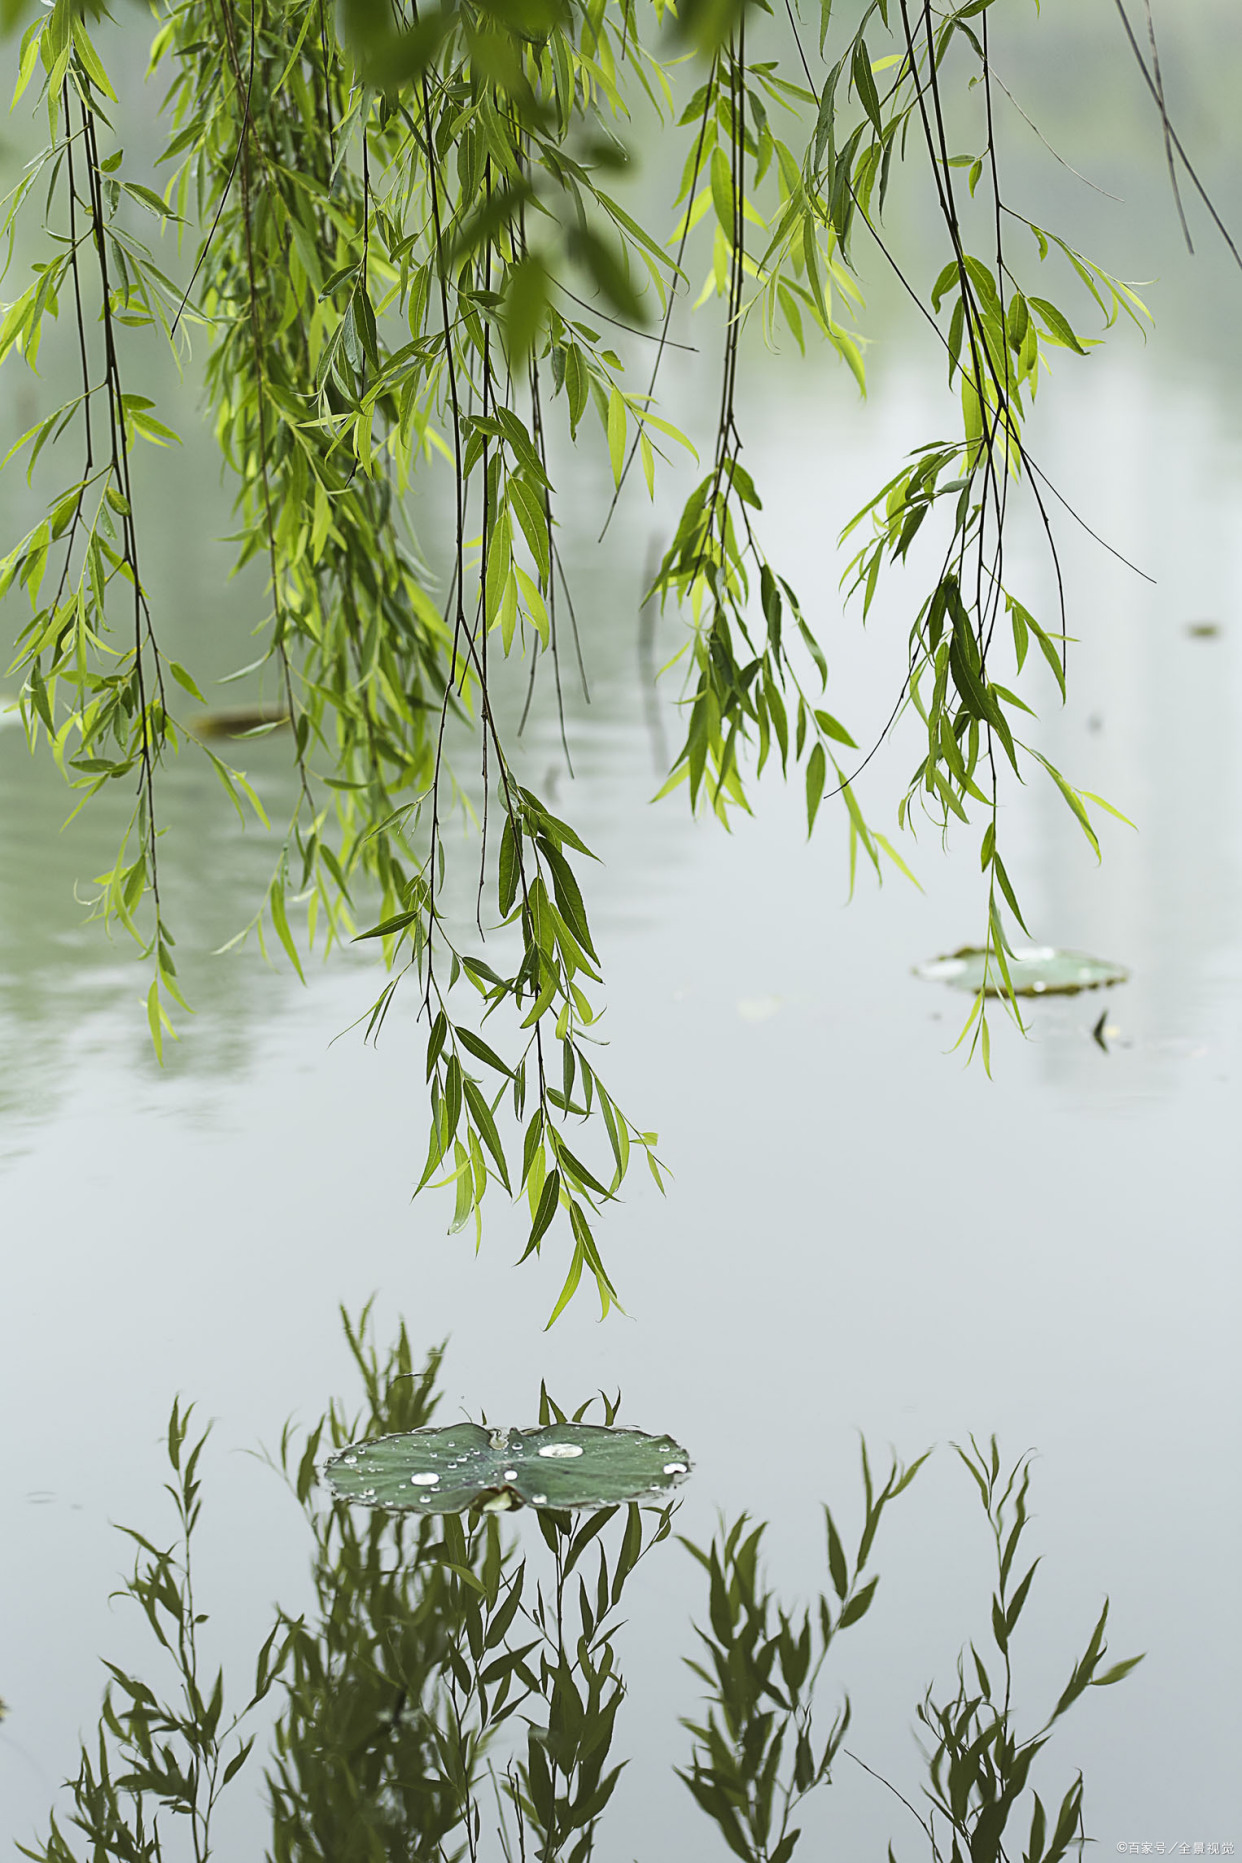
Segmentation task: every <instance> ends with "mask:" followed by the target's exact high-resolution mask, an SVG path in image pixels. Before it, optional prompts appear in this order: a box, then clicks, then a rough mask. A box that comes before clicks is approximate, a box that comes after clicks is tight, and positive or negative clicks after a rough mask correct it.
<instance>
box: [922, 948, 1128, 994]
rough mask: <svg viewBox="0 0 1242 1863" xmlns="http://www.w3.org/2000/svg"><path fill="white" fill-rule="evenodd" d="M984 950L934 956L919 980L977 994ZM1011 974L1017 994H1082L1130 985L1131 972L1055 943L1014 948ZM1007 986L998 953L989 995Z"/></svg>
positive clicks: (990, 971)
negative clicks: (1056, 947) (1114, 986)
mask: <svg viewBox="0 0 1242 1863" xmlns="http://www.w3.org/2000/svg"><path fill="white" fill-rule="evenodd" d="M984 958H985V953H984V951H983V950H982V949H981V948H980V947H979V946H977V945H964V946H963V947H962V949H961V950H960V951H954V952H953V953H952V955H951V956H949V957H937V958H933V959H932V961H931V963H930V964H920V965H919V966H918V968H917V969H916V971H915V973H914V974H915V976H916V977H926V978H928V980H929V981H930V982H932V983H949V984H952V986H953V988H954V989H955V990H969V991H970V992H971V994H972V995H974V994H975V993H976V992H977V991H978V989H979V987H980V985H981V984H982V982H983V971H984ZM1009 975H1010V978H1011V980H1012V982H1013V988H1014V994H1015V995H1016V996H1077V994H1078V992H1079V991H1080V990H1099V989H1106V988H1107V987H1108V986H1109V985H1111V984H1114V983H1125V982H1126V981H1127V980H1128V978H1129V975H1130V973H1129V971H1128V970H1125V969H1124V968H1123V967H1122V966H1121V965H1120V964H1110V963H1108V962H1107V960H1106V959H1104V958H1100V957H1089V956H1088V955H1087V953H1086V952H1085V951H1057V950H1054V949H1053V947H1052V946H1051V945H1047V944H1043V945H1031V946H1029V947H1028V948H1027V949H1025V950H1021V949H1020V950H1015V952H1014V953H1013V956H1012V957H1011V958H1010V959H1009ZM1004 991H1005V986H1004V982H1003V980H1002V978H1001V974H1000V969H999V966H998V965H997V962H996V958H995V956H994V955H993V957H992V961H991V963H990V965H989V966H988V988H987V993H988V995H989V996H1003V995H1004Z"/></svg>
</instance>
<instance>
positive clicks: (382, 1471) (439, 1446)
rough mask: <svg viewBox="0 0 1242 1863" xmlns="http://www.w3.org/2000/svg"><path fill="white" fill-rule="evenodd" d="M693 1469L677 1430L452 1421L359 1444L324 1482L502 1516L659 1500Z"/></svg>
mask: <svg viewBox="0 0 1242 1863" xmlns="http://www.w3.org/2000/svg"><path fill="white" fill-rule="evenodd" d="M689 1471H690V1458H689V1456H688V1455H687V1454H686V1452H685V1450H684V1449H683V1448H682V1447H681V1445H680V1444H679V1443H675V1442H674V1441H673V1439H672V1437H671V1436H648V1435H646V1434H644V1432H643V1431H642V1430H627V1429H618V1428H615V1427H611V1426H608V1425H605V1424H601V1423H553V1424H550V1425H548V1427H547V1428H545V1429H538V1430H489V1429H487V1428H485V1427H484V1426H483V1425H482V1424H480V1423H452V1424H450V1425H449V1426H448V1428H447V1429H426V1430H407V1431H405V1432H404V1433H403V1434H401V1435H399V1436H379V1437H376V1438H375V1439H374V1441H372V1442H361V1443H351V1444H350V1446H349V1448H347V1449H342V1450H340V1451H338V1453H337V1454H336V1455H334V1456H331V1457H330V1458H329V1460H328V1461H327V1462H326V1463H325V1464H324V1467H323V1479H324V1482H325V1483H326V1485H327V1486H328V1487H329V1488H330V1489H331V1490H332V1492H333V1494H335V1495H336V1496H338V1498H339V1499H341V1500H343V1501H361V1502H363V1503H364V1504H365V1505H366V1506H369V1507H383V1508H387V1509H389V1510H393V1509H398V1510H401V1511H405V1512H409V1513H428V1514H460V1513H464V1512H465V1510H466V1509H467V1508H468V1507H473V1506H474V1505H475V1504H476V1503H481V1504H482V1506H483V1507H484V1508H485V1509H490V1510H493V1511H495V1512H502V1511H503V1510H504V1509H506V1508H511V1507H521V1506H523V1505H525V1506H527V1507H558V1508H572V1507H613V1506H617V1505H619V1504H620V1503H622V1502H624V1501H653V1500H659V1499H661V1498H662V1497H663V1496H664V1495H666V1494H668V1493H669V1492H670V1491H671V1490H672V1489H673V1488H675V1487H676V1486H677V1485H678V1483H679V1482H681V1481H683V1480H684V1479H685V1477H686V1475H687V1474H688V1473H689Z"/></svg>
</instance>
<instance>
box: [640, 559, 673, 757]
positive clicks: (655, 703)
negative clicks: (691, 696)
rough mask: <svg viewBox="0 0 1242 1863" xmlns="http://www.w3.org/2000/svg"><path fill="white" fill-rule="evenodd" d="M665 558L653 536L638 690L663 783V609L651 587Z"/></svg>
mask: <svg viewBox="0 0 1242 1863" xmlns="http://www.w3.org/2000/svg"><path fill="white" fill-rule="evenodd" d="M662 555H663V551H662V550H661V548H660V541H659V538H658V537H653V538H652V539H651V541H650V543H649V544H648V546H647V561H646V564H645V566H644V568H643V599H642V601H641V602H640V603H639V607H638V689H639V691H640V692H641V693H642V699H643V722H644V724H645V725H646V727H647V736H648V738H649V739H650V740H651V761H652V765H653V766H654V769H655V773H656V775H657V776H658V777H659V778H660V780H661V782H663V780H664V778H665V777H666V776H667V775H668V765H669V749H668V738H667V736H666V734H665V730H664V713H663V711H662V710H661V708H660V695H659V691H658V689H657V687H656V670H657V669H656V652H655V635H656V622H657V621H658V619H659V615H660V609H659V605H658V603H657V602H655V601H654V600H653V599H652V594H651V585H652V583H653V582H654V581H655V579H656V571H657V570H658V569H659V567H660V558H661V556H662Z"/></svg>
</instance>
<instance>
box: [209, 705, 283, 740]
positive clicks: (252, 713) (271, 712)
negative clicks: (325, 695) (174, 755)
mask: <svg viewBox="0 0 1242 1863" xmlns="http://www.w3.org/2000/svg"><path fill="white" fill-rule="evenodd" d="M288 723H289V708H288V706H286V705H231V706H227V707H225V708H224V709H222V710H220V711H215V712H200V713H199V714H198V716H197V718H191V720H190V729H191V731H193V733H194V735H195V737H249V736H250V735H251V733H252V732H257V731H262V732H265V733H267V732H271V731H279V730H280V729H281V727H282V726H284V725H287V724H288Z"/></svg>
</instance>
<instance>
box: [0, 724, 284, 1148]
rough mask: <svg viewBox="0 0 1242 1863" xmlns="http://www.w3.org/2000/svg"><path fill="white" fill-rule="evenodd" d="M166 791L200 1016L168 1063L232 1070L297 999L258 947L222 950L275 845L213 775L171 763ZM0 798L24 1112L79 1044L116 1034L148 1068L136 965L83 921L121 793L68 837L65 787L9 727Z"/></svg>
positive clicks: (12, 1051) (9, 1059)
mask: <svg viewBox="0 0 1242 1863" xmlns="http://www.w3.org/2000/svg"><path fill="white" fill-rule="evenodd" d="M247 762H248V764H249V767H250V768H251V770H252V771H255V769H256V765H258V764H261V763H266V764H269V765H270V763H271V753H270V751H269V750H268V749H267V747H266V746H265V747H264V749H263V753H262V754H261V755H258V756H256V755H254V754H253V753H252V754H251V755H249V756H248V758H247ZM267 775H268V779H269V783H270V786H271V787H272V788H273V789H275V790H276V792H277V793H280V791H281V789H282V788H284V787H286V785H285V784H284V782H283V773H282V772H281V771H279V770H271V769H269V771H268V772H267ZM208 783H210V784H211V787H210V789H209V788H208V787H207V785H208ZM164 794H165V815H164V819H165V822H166V823H167V825H168V826H169V827H170V829H171V833H170V835H169V837H168V840H167V852H166V856H165V883H166V889H167V892H168V895H169V897H170V898H171V899H174V900H175V901H177V904H178V909H179V911H180V914H181V915H182V922H183V924H184V926H185V927H186V928H187V929H188V928H190V927H192V928H193V937H192V938H190V937H188V936H187V939H186V949H185V951H184V952H183V951H182V950H181V949H180V948H179V950H178V961H179V962H180V963H181V965H182V968H183V970H184V972H185V974H186V975H187V976H188V977H189V979H190V980H191V987H192V990H193V994H194V1000H195V1004H196V1007H197V1009H198V1011H199V1015H198V1018H197V1022H196V1025H195V1035H194V1039H193V1040H192V1041H184V1042H181V1043H179V1044H178V1045H177V1047H176V1048H175V1050H174V1051H172V1053H171V1054H170V1055H169V1056H168V1057H166V1058H167V1059H169V1061H170V1063H171V1064H172V1066H173V1067H174V1068H175V1070H176V1072H178V1073H192V1074H195V1075H206V1076H211V1075H213V1074H222V1073H227V1074H230V1075H232V1074H235V1072H236V1070H237V1069H238V1067H239V1066H241V1065H243V1064H244V1063H245V1062H246V1061H247V1059H248V1058H249V1055H250V1052H251V1049H252V1045H253V1043H254V1040H255V1037H256V1033H257V1031H258V1030H259V1029H260V1028H261V1027H269V1028H270V1026H271V1024H272V1020H273V1019H274V1018H276V1017H278V1016H279V1015H280V1014H281V1013H282V1012H283V1011H284V1010H286V1009H288V1008H289V1007H291V1006H292V999H291V997H290V993H289V990H288V988H287V987H286V985H285V982H284V980H283V979H282V978H278V977H276V976H275V975H274V973H273V970H272V967H271V966H270V964H265V963H264V962H263V959H262V957H261V954H260V953H259V951H258V949H257V947H254V948H252V950H251V951H249V952H241V953H232V954H229V955H228V956H227V957H219V956H216V955H214V953H216V952H218V951H219V948H220V947H221V946H223V945H224V944H226V943H227V942H228V940H229V939H230V938H231V937H232V936H233V934H234V933H235V931H236V929H237V919H236V908H237V905H238V902H239V900H240V899H241V898H242V897H244V894H245V891H246V888H247V886H248V885H254V884H255V883H257V882H259V881H260V880H261V879H262V877H263V875H264V873H265V872H266V870H267V868H268V865H269V862H270V857H271V855H270V847H268V846H265V845H264V841H265V837H264V836H263V835H261V834H254V833H251V834H244V833H243V832H242V831H241V828H240V826H239V824H238V822H237V818H236V816H235V815H234V814H233V811H232V810H231V809H230V808H229V807H228V804H227V803H226V802H225V801H224V798H223V797H222V796H220V794H219V789H218V786H217V785H216V784H215V783H214V782H212V781H211V779H210V778H209V777H208V776H207V775H206V773H205V772H203V771H200V770H196V769H194V768H193V767H192V766H189V765H185V764H182V765H177V766H175V767H174V768H173V769H171V770H170V771H169V772H168V776H167V779H166V782H165V791H164ZM0 801H2V803H3V806H2V807H0V865H2V867H3V871H4V873H5V875H6V884H5V885H4V886H3V887H0V1015H2V1017H3V1023H2V1025H0V1040H3V1043H4V1047H5V1051H6V1064H5V1068H4V1077H3V1082H2V1084H0V1105H4V1104H6V1103H8V1102H9V1101H10V1096H11V1104H12V1105H13V1107H14V1108H15V1109H16V1110H18V1111H24V1112H29V1110H30V1107H31V1105H32V1104H38V1103H39V1101H40V1100H41V1099H42V1098H44V1097H45V1096H49V1095H54V1094H57V1093H60V1092H63V1091H64V1090H65V1089H66V1088H67V1087H68V1086H69V1085H71V1084H72V1082H73V1080H74V1079H75V1066H74V1064H73V1057H74V1056H75V1055H76V1054H77V1053H79V1052H80V1048H81V1046H82V1045H83V1044H85V1045H88V1046H89V1045H90V1044H91V1043H92V1042H93V1041H94V1040H96V1039H101V1040H103V1039H106V1040H107V1042H108V1044H109V1046H110V1047H113V1048H115V1046H116V1044H117V1042H118V1040H119V1041H120V1042H121V1043H122V1045H124V1046H127V1047H128V1048H130V1049H131V1050H132V1051H133V1052H134V1055H135V1057H136V1058H137V1059H138V1061H139V1062H140V1063H141V1061H142V1059H143V1049H144V1047H145V1048H147V1051H148V1053H149V1045H148V1044H147V1043H146V1042H145V1041H144V1038H143V1035H142V1032H141V1031H140V1029H139V1028H138V1026H137V1025H136V1024H135V1023H134V1022H133V1020H132V1017H131V1015H130V1010H131V1008H132V1006H133V1004H134V1003H135V1002H136V1001H137V999H138V996H139V995H140V994H141V992H140V991H139V992H137V993H136V990H135V982H136V979H135V976H134V972H133V968H132V965H131V964H130V963H129V961H128V959H127V957H126V955H125V953H124V951H123V950H121V949H119V948H118V946H117V945H116V944H115V943H114V942H112V941H109V940H106V939H101V938H99V937H98V936H97V935H96V933H95V930H94V928H93V927H90V926H88V925H86V924H85V923H84V919H85V911H84V908H83V905H82V903H81V902H82V900H83V899H84V898H85V897H86V896H87V895H88V894H89V892H90V890H91V883H92V880H93V878H94V876H95V875H96V874H97V873H98V872H99V871H100V869H101V868H102V867H103V866H104V865H105V864H106V863H107V861H108V859H109V858H110V848H109V842H108V836H109V833H110V832H111V830H112V828H113V827H114V826H115V825H116V823H117V821H118V820H119V816H120V812H121V801H120V798H117V811H116V813H115V814H111V815H110V813H109V811H107V810H104V811H101V814H100V816H99V817H96V816H94V815H87V816H79V817H78V818H77V820H75V821H74V822H73V823H72V825H71V826H70V827H69V828H67V829H66V830H65V831H64V833H63V834H62V832H61V829H62V824H63V823H64V821H65V816H66V814H67V808H66V803H65V795H64V790H63V788H62V787H61V786H60V785H59V784H58V783H56V782H55V781H54V780H52V779H51V773H50V772H48V771H45V770H42V769H39V768H38V767H37V766H36V767H34V768H31V767H30V765H29V759H28V757H27V755H26V751H25V747H24V745H23V744H22V742H21V734H20V732H8V733H5V734H4V737H3V738H0ZM67 881H69V882H71V883H72V890H71V888H70V885H68V884H67Z"/></svg>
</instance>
